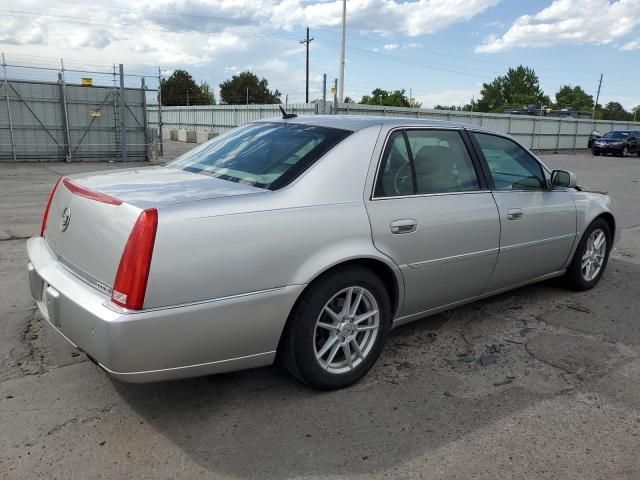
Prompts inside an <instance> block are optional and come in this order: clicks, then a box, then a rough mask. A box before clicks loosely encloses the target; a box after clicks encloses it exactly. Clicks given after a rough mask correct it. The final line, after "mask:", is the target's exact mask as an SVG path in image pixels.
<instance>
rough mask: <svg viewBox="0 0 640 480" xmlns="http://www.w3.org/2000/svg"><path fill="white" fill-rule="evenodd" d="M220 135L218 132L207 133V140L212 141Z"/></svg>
mask: <svg viewBox="0 0 640 480" xmlns="http://www.w3.org/2000/svg"><path fill="white" fill-rule="evenodd" d="M218 135H219V134H218V132H207V139H209V140H211V139H212V138H215V137H217V136H218Z"/></svg>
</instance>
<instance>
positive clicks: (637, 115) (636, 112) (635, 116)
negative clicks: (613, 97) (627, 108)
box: [631, 105, 640, 122]
mask: <svg viewBox="0 0 640 480" xmlns="http://www.w3.org/2000/svg"><path fill="white" fill-rule="evenodd" d="M631 116H632V118H631V120H633V121H634V122H640V105H636V106H635V107H633V108H632V109H631Z"/></svg>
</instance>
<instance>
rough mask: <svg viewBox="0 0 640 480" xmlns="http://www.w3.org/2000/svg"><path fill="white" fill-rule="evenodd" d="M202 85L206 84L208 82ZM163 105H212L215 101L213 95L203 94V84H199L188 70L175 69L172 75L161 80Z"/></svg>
mask: <svg viewBox="0 0 640 480" xmlns="http://www.w3.org/2000/svg"><path fill="white" fill-rule="evenodd" d="M202 85H206V86H207V88H208V87H209V86H208V85H207V84H206V83H203V84H202ZM160 91H161V93H162V104H163V105H168V106H172V105H210V104H211V103H214V99H213V95H211V96H209V93H211V92H210V91H208V93H207V94H203V91H202V86H198V85H197V84H196V82H195V81H194V80H193V77H192V76H191V75H190V74H189V72H187V71H186V70H179V69H178V70H175V71H174V72H173V73H172V74H171V76H170V77H169V78H167V79H165V80H161V81H160Z"/></svg>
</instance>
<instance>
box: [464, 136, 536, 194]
mask: <svg viewBox="0 0 640 480" xmlns="http://www.w3.org/2000/svg"><path fill="white" fill-rule="evenodd" d="M474 136H475V138H476V140H477V141H478V144H479V145H480V149H481V150H482V153H483V155H484V157H485V159H486V160H487V164H488V166H489V170H490V171H491V176H492V178H493V183H494V185H495V188H496V190H539V189H541V188H546V181H545V177H544V174H543V172H542V166H541V165H540V164H539V163H538V162H537V161H536V159H535V158H533V157H532V156H531V155H530V154H529V153H528V152H527V151H526V150H525V149H524V148H522V147H521V146H520V145H518V144H517V143H515V142H513V141H512V140H509V139H508V138H504V137H498V136H496V135H489V134H486V133H477V132H476V133H474Z"/></svg>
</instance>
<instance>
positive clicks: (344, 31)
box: [338, 0, 347, 103]
mask: <svg viewBox="0 0 640 480" xmlns="http://www.w3.org/2000/svg"><path fill="white" fill-rule="evenodd" d="M346 34H347V0H342V43H341V44H340V89H339V90H338V98H339V99H340V103H342V102H343V101H344V48H345V42H346Z"/></svg>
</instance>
